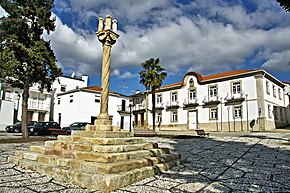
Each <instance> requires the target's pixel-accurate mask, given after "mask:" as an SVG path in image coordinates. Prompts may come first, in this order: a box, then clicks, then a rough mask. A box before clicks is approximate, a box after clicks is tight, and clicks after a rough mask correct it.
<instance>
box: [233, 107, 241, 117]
mask: <svg viewBox="0 0 290 193" xmlns="http://www.w3.org/2000/svg"><path fill="white" fill-rule="evenodd" d="M234 117H235V118H242V106H235V107H234Z"/></svg>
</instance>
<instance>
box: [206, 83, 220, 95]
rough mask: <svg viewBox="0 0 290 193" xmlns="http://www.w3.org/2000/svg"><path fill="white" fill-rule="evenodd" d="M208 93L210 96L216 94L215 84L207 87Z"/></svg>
mask: <svg viewBox="0 0 290 193" xmlns="http://www.w3.org/2000/svg"><path fill="white" fill-rule="evenodd" d="M208 95H209V96H210V97H216V96H217V95H218V88H217V85H211V86H209V88H208Z"/></svg>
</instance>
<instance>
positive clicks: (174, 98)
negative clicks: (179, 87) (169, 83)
mask: <svg viewBox="0 0 290 193" xmlns="http://www.w3.org/2000/svg"><path fill="white" fill-rule="evenodd" d="M171 102H172V103H176V102H177V92H172V93H171Z"/></svg>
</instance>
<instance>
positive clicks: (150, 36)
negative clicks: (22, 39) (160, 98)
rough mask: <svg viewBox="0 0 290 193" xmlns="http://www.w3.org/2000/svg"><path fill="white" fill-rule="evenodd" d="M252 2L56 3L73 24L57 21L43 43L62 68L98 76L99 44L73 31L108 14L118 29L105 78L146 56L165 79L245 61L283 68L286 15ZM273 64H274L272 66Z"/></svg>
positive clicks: (87, 0)
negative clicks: (49, 42) (158, 64)
mask: <svg viewBox="0 0 290 193" xmlns="http://www.w3.org/2000/svg"><path fill="white" fill-rule="evenodd" d="M252 3H253V6H254V7H255V9H253V10H251V11H249V10H247V9H246V8H245V6H244V5H243V4H242V3H240V1H239V3H236V4H235V5H230V3H229V2H228V1H215V0H207V1H192V2H191V3H189V4H186V5H182V4H176V3H175V1H166V0H162V1H153V0H150V1H149V0H148V1H143V0H137V1H133V0H132V1H126V2H125V3H124V2H122V3H116V1H113V0H108V1H94V0H84V1H77V0H73V1H70V3H64V2H62V3H61V6H60V8H59V9H63V11H65V12H71V13H73V17H74V18H73V19H72V21H73V25H72V26H71V27H68V26H66V25H64V24H63V23H62V22H61V21H60V20H59V19H57V29H56V32H54V33H53V34H52V35H51V36H50V38H51V40H52V46H53V49H54V50H55V52H56V55H57V59H58V60H59V62H60V64H61V66H63V67H66V68H75V69H77V70H79V71H83V73H87V74H90V73H96V72H100V69H101V67H100V65H101V49H102V46H101V45H100V43H99V42H98V40H97V38H96V37H95V35H94V32H87V31H86V30H84V31H82V32H81V33H80V30H79V29H82V26H83V25H84V26H86V25H89V22H88V21H89V20H90V19H92V18H97V17H100V16H101V17H104V16H105V15H106V14H112V15H113V17H114V18H117V19H118V23H119V25H120V26H121V30H122V31H119V34H120V37H119V39H118V40H117V43H116V44H115V45H113V47H112V60H111V63H112V68H113V69H114V70H113V72H112V75H115V76H119V77H120V78H127V77H132V76H134V75H133V74H131V73H130V72H125V73H123V74H121V73H120V70H119V69H121V68H122V69H124V68H127V69H128V68H130V67H136V66H140V64H141V63H142V62H143V61H145V60H147V59H149V58H151V57H155V58H160V60H161V65H162V66H163V67H164V68H165V69H166V70H167V71H168V73H171V74H174V73H175V74H176V73H178V72H179V71H180V69H189V70H195V71H198V72H200V73H210V72H216V71H223V70H231V69H234V68H239V67H241V66H242V65H246V66H247V65H248V61H247V58H253V60H252V61H251V62H250V63H253V62H260V63H261V62H262V63H263V66H261V67H263V68H268V69H273V70H277V71H281V70H285V69H286V70H287V66H284V65H283V64H284V63H285V60H287V54H288V53H289V50H290V43H289V41H286V40H285V37H290V30H289V29H290V27H289V26H290V22H289V20H287V19H286V18H287V15H286V13H285V12H284V11H283V10H281V8H280V7H279V5H277V4H276V3H275V2H272V1H270V0H268V1H265V0H263V1H261V0H255V1H254V0H253V1H252ZM200 10H202V12H201V11H200ZM274 16H275V18H277V19H274ZM75 17H79V18H75ZM288 17H289V16H288ZM273 27H275V28H273ZM95 30H97V26H95ZM80 34H82V35H80ZM256 53H259V54H257V55H256ZM288 55H289V54H288ZM274 64H280V65H276V67H275V68H273V67H272V66H273V65H274ZM247 68H251V66H247ZM289 71H290V70H289Z"/></svg>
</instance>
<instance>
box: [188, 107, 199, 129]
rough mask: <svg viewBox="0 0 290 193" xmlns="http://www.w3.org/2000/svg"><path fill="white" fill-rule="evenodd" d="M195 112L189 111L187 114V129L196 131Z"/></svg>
mask: <svg viewBox="0 0 290 193" xmlns="http://www.w3.org/2000/svg"><path fill="white" fill-rule="evenodd" d="M196 115H197V112H196V111H189V112H188V118H189V120H188V128H189V129H197V117H196Z"/></svg>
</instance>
